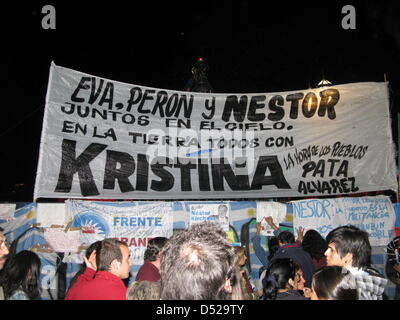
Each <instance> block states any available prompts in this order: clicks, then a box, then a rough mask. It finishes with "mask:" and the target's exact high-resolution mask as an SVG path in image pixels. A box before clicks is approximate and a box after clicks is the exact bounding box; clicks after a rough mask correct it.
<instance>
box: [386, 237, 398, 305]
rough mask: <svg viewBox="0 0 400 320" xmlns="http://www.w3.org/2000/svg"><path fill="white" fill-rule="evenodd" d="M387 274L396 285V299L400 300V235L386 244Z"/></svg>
mask: <svg viewBox="0 0 400 320" xmlns="http://www.w3.org/2000/svg"><path fill="white" fill-rule="evenodd" d="M386 254H387V259H386V266H385V269H386V276H387V277H388V279H389V280H390V281H391V282H393V283H394V284H395V285H396V291H395V296H394V300H400V236H398V237H395V238H394V239H393V240H392V241H390V242H389V243H388V245H387V246H386Z"/></svg>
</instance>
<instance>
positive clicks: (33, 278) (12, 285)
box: [2, 250, 41, 300]
mask: <svg viewBox="0 0 400 320" xmlns="http://www.w3.org/2000/svg"><path fill="white" fill-rule="evenodd" d="M40 266H41V263H40V259H39V257H38V255H37V254H36V253H34V252H31V251H28V250H23V251H20V252H18V253H17V254H16V255H14V256H12V257H11V258H10V260H9V261H8V262H7V266H6V269H7V270H4V274H3V279H2V285H3V289H4V294H5V296H6V298H7V297H9V296H10V295H12V293H13V292H14V291H15V290H17V289H18V288H22V290H23V291H24V292H25V293H26V295H27V296H28V297H29V299H30V300H37V299H40V285H39V278H40Z"/></svg>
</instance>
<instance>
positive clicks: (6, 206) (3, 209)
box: [0, 203, 16, 220]
mask: <svg viewBox="0 0 400 320" xmlns="http://www.w3.org/2000/svg"><path fill="white" fill-rule="evenodd" d="M15 208H16V204H15V203H0V220H10V219H12V218H13V217H14V212H15Z"/></svg>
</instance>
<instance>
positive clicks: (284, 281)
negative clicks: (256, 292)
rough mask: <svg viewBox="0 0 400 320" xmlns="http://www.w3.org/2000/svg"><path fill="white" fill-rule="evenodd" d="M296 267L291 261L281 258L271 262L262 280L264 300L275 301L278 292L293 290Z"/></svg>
mask: <svg viewBox="0 0 400 320" xmlns="http://www.w3.org/2000/svg"><path fill="white" fill-rule="evenodd" d="M295 277H296V265H295V263H294V261H293V260H292V259H289V258H282V259H276V260H275V261H273V262H272V263H271V264H270V266H269V268H268V269H267V273H266V275H265V277H264V279H263V290H264V299H267V300H275V299H276V296H277V294H278V290H281V291H287V290H292V289H294V288H295Z"/></svg>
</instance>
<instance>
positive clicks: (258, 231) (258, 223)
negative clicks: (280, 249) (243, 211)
mask: <svg viewBox="0 0 400 320" xmlns="http://www.w3.org/2000/svg"><path fill="white" fill-rule="evenodd" d="M262 229H263V227H262V226H261V222H257V223H256V235H258V236H259V235H260V232H261V230H262Z"/></svg>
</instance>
